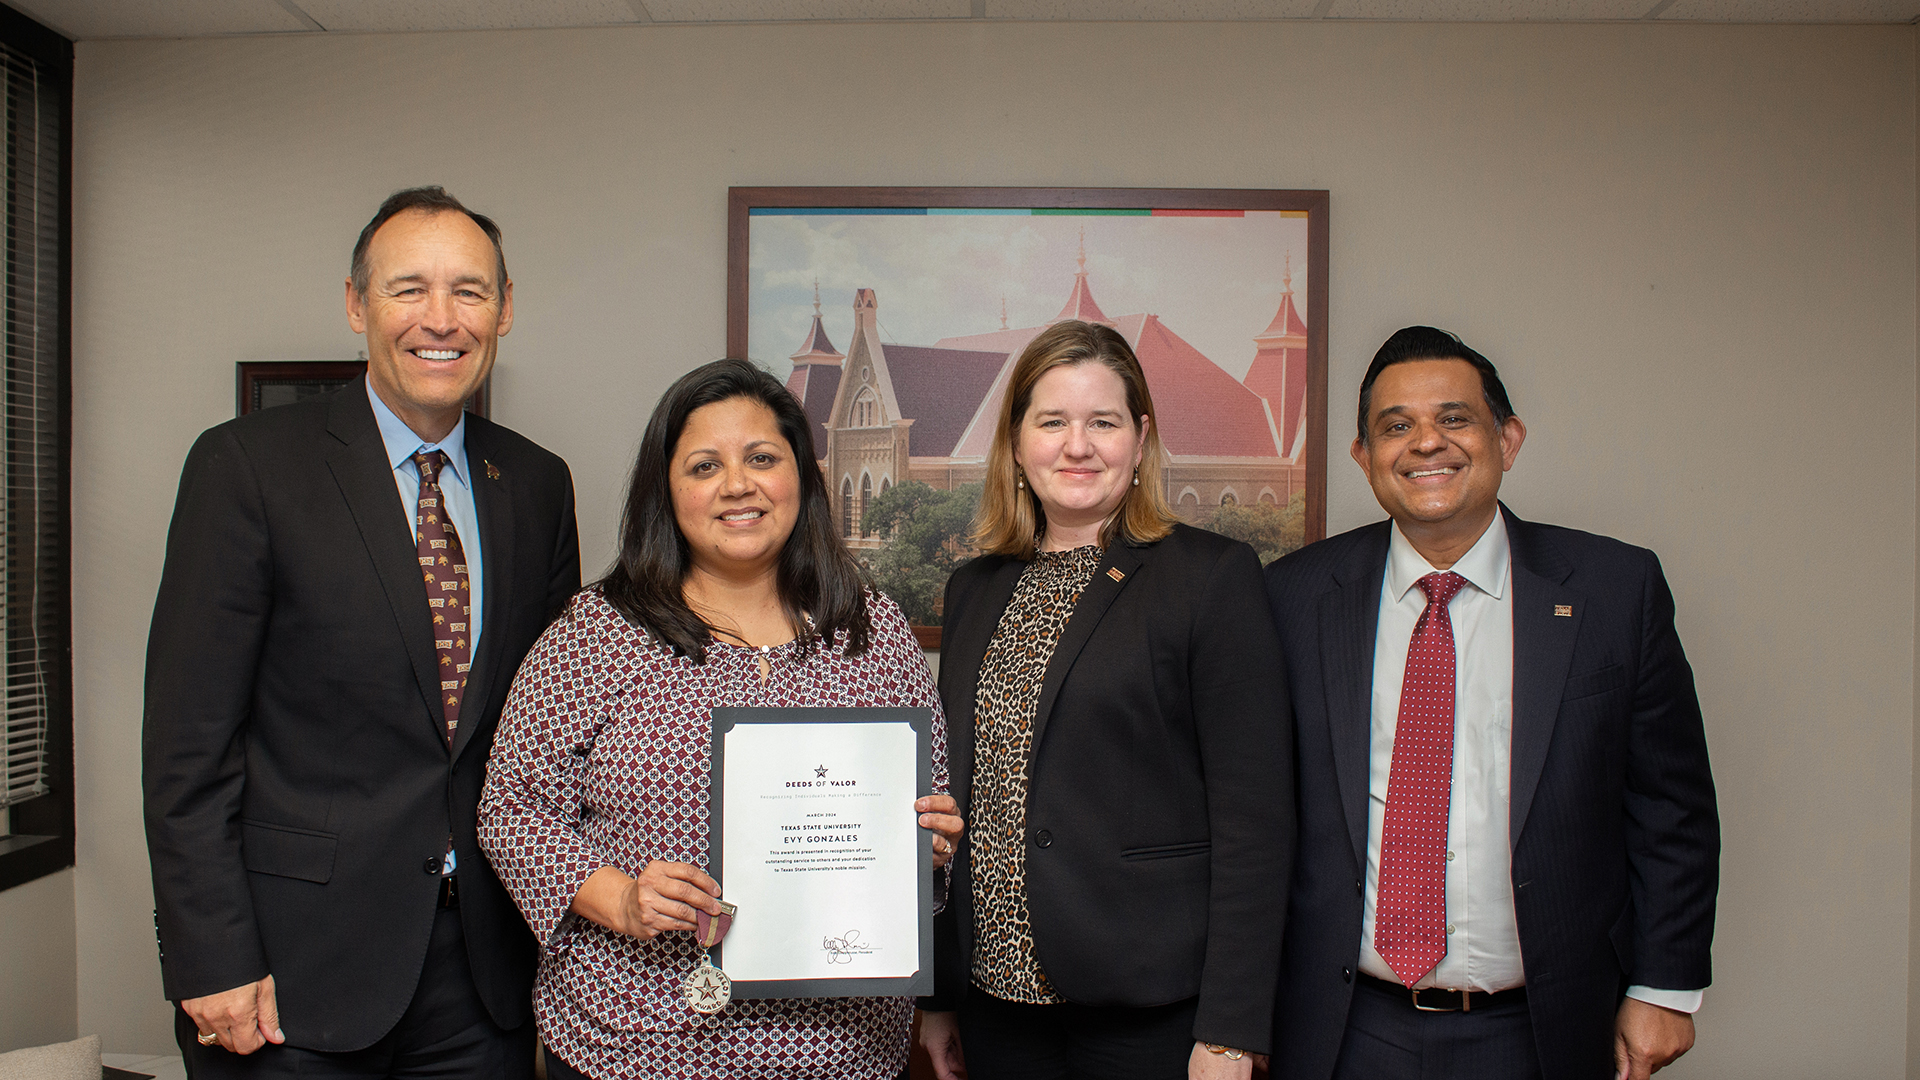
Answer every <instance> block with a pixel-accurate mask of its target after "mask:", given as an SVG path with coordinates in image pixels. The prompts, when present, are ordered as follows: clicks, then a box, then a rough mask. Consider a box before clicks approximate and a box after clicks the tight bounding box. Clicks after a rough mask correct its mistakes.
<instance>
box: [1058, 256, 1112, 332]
mask: <svg viewBox="0 0 1920 1080" xmlns="http://www.w3.org/2000/svg"><path fill="white" fill-rule="evenodd" d="M1067 319H1079V320H1080V321H1081V322H1093V323H1105V324H1106V325H1108V326H1112V325H1113V320H1112V319H1109V318H1107V313H1106V312H1104V311H1101V310H1100V305H1099V304H1096V303H1094V302H1093V290H1092V289H1089V288H1087V272H1086V271H1085V270H1082V271H1080V272H1079V273H1077V274H1075V275H1073V295H1072V296H1069V297H1067V306H1066V307H1063V308H1061V309H1060V314H1058V315H1055V316H1054V317H1053V321H1054V322H1064V321H1066V320H1067Z"/></svg>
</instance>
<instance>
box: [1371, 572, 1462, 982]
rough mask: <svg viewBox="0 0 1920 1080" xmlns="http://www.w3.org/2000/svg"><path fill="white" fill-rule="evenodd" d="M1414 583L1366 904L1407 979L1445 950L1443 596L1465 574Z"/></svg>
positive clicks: (1449, 776)
mask: <svg viewBox="0 0 1920 1080" xmlns="http://www.w3.org/2000/svg"><path fill="white" fill-rule="evenodd" d="M1414 584H1416V585H1418V586H1420V589H1421V591H1422V592H1425V593H1426V594H1427V609H1426V610H1425V611H1422V612H1421V613H1420V621H1419V622H1417V623H1415V624H1414V626H1413V640H1412V641H1411V642H1409V643H1408V645H1407V673H1406V678H1405V679H1404V680H1402V682H1401V684H1400V719H1399V722H1398V723H1397V724H1396V725H1395V727H1394V731H1393V768H1392V769H1391V771H1389V772H1388V774H1387V813H1386V822H1385V825H1384V827H1383V829H1382V832H1381V839H1380V889H1379V895H1378V896H1377V898H1376V899H1375V903H1374V909H1373V947H1374V950H1375V951H1376V952H1378V953H1379V954H1380V958H1381V959H1383V960H1385V961H1386V962H1387V966H1388V967H1390V968H1392V969H1393V973H1394V974H1395V975H1398V976H1399V977H1400V981H1401V982H1402V983H1403V984H1405V985H1407V986H1412V985H1413V984H1414V983H1417V982H1419V981H1420V980H1421V978H1423V977H1424V976H1425V975H1426V974H1427V972H1429V971H1432V970H1433V966H1434V965H1435V964H1438V963H1439V962H1440V958H1441V957H1443V956H1445V955H1447V810H1448V806H1449V804H1450V803H1451V801H1452V793H1453V686H1454V678H1453V671H1454V652H1453V618H1452V617H1451V616H1450V615H1448V614H1447V604H1448V602H1450V601H1451V600H1452V599H1453V597H1454V594H1456V593H1458V592H1459V591H1460V590H1461V589H1462V588H1464V587H1465V586H1466V584H1467V579H1466V578H1463V577H1461V576H1460V575H1459V574H1455V573H1453V572H1451V571H1449V572H1447V573H1444V574H1428V575H1427V576H1426V577H1423V578H1421V579H1420V580H1419V581H1416V582H1414Z"/></svg>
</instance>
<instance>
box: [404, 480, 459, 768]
mask: <svg viewBox="0 0 1920 1080" xmlns="http://www.w3.org/2000/svg"><path fill="white" fill-rule="evenodd" d="M413 463H414V464H415V465H416V466H418V467H419V469H420V506H419V508H418V509H417V510H416V511H415V514H414V520H413V524H414V531H415V533H416V534H417V535H418V536H419V541H418V543H419V555H420V576H421V577H422V578H424V579H425V580H426V583H427V610H428V612H429V613H430V614H432V616H433V651H434V652H436V653H438V654H439V660H440V711H441V714H442V716H443V717H444V718H445V720H446V722H447V741H448V742H452V741H453V733H454V730H455V729H457V728H458V727H459V726H460V698H461V696H462V695H463V694H464V693H465V692H466V689H467V669H468V667H470V666H471V664H470V661H471V660H472V651H473V650H472V648H471V645H472V642H471V639H470V637H469V635H468V634H467V616H468V612H469V610H470V608H469V605H471V604H472V602H473V594H472V593H470V592H468V591H467V556H466V552H464V551H462V550H461V548H460V537H459V536H458V535H456V534H455V533H454V531H453V520H452V519H451V518H449V517H447V500H446V496H445V495H443V494H442V493H441V491H440V469H441V468H442V467H443V466H444V465H446V463H447V455H446V452H445V451H442V450H435V451H434V452H433V453H431V454H415V455H413Z"/></svg>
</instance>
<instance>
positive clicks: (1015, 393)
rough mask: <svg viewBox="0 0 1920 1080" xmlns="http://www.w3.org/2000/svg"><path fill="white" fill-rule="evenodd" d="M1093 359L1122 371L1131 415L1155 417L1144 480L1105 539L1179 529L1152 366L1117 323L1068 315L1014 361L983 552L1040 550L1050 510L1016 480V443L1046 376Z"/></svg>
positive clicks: (997, 437) (985, 496) (975, 535)
mask: <svg viewBox="0 0 1920 1080" xmlns="http://www.w3.org/2000/svg"><path fill="white" fill-rule="evenodd" d="M1085 363H1096V364H1100V365H1101V366H1103V367H1105V368H1106V369H1107V370H1108V371H1111V372H1113V373H1114V374H1115V375H1118V376H1120V382H1121V383H1122V385H1124V386H1125V387H1126V389H1127V418H1128V420H1129V421H1131V422H1132V423H1135V424H1138V423H1139V422H1140V418H1141V417H1142V416H1144V417H1146V418H1147V421H1148V422H1147V439H1146V445H1145V446H1144V447H1142V451H1143V452H1142V453H1141V455H1140V471H1139V475H1140V483H1139V484H1138V485H1137V486H1129V487H1128V488H1127V493H1126V495H1125V496H1123V497H1122V499H1121V501H1120V508H1119V509H1118V510H1116V511H1115V512H1114V515H1113V517H1111V518H1109V519H1108V520H1107V523H1106V524H1105V525H1103V526H1101V528H1100V543H1101V546H1102V547H1109V546H1111V545H1112V544H1113V542H1114V541H1115V540H1125V541H1127V542H1129V543H1135V544H1145V543H1151V542H1153V541H1155V540H1159V539H1162V538H1164V537H1165V536H1166V535H1167V534H1168V533H1170V532H1172V531H1173V525H1174V521H1175V520H1176V519H1175V518H1174V516H1173V508H1172V507H1171V506H1168V505H1167V495H1166V484H1165V482H1164V481H1163V480H1162V478H1161V474H1160V473H1161V462H1160V458H1161V453H1160V425H1159V424H1158V423H1157V422H1155V418H1154V414H1153V395H1152V394H1151V393H1149V392H1148V390H1147V373H1146V372H1145V371H1143V370H1141V368H1140V358H1139V357H1137V356H1135V355H1134V354H1133V350H1132V349H1131V348H1129V347H1128V345H1127V339H1126V338H1123V337H1121V336H1120V334H1119V333H1118V332H1117V331H1115V330H1114V329H1113V328H1112V327H1108V326H1101V325H1100V324H1098V323H1087V322H1080V321H1079V320H1077V319H1068V320H1066V321H1064V322H1057V323H1055V324H1053V325H1052V326H1049V327H1048V328H1047V329H1045V330H1043V331H1041V333H1040V336H1038V337H1036V338H1034V339H1033V341H1032V342H1030V343H1029V344H1028V345H1027V347H1026V349H1025V350H1024V351H1023V352H1021V354H1020V359H1018V360H1016V361H1014V364H1013V374H1012V375H1010V376H1008V378H1007V392H1006V397H1005V399H1004V400H1003V401H1002V402H1001V405H1000V417H999V420H998V422H997V423H996V424H995V425H994V431H993V446H992V448H991V449H989V450H988V451H987V475H986V480H985V483H984V484H983V486H982V489H981V492H980V509H979V511H978V512H977V513H975V514H974V518H973V532H972V535H971V536H970V537H969V538H968V539H969V541H970V542H971V543H972V544H973V545H974V546H975V547H977V548H979V549H980V550H981V551H982V552H985V553H986V554H989V555H1011V556H1013V557H1014V558H1016V559H1023V560H1024V559H1031V558H1033V554H1034V549H1035V547H1036V546H1037V544H1038V540H1039V536H1040V531H1041V529H1043V528H1044V527H1045V526H1046V512H1045V511H1044V510H1042V509H1041V507H1040V500H1039V498H1038V497H1036V496H1035V495H1034V494H1033V490H1032V489H1031V488H1027V489H1024V490H1022V489H1021V488H1018V487H1016V486H1015V485H1014V480H1015V470H1016V468H1017V466H1016V465H1015V464H1014V460H1013V444H1014V441H1015V438H1016V436H1017V434H1018V431H1019V427H1020V424H1021V423H1022V422H1024V421H1025V420H1026V418H1027V407H1028V406H1029V405H1031V404H1032V402H1033V388H1034V385H1035V384H1036V383H1038V382H1039V381H1040V378H1041V376H1043V375H1045V374H1046V373H1047V372H1049V371H1052V370H1053V369H1054V368H1057V367H1067V366H1071V365H1075V364H1085Z"/></svg>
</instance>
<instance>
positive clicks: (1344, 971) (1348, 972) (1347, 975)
mask: <svg viewBox="0 0 1920 1080" xmlns="http://www.w3.org/2000/svg"><path fill="white" fill-rule="evenodd" d="M1340 981H1341V982H1349V983H1350V982H1352V981H1353V969H1352V968H1350V967H1343V968H1341V969H1340Z"/></svg>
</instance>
